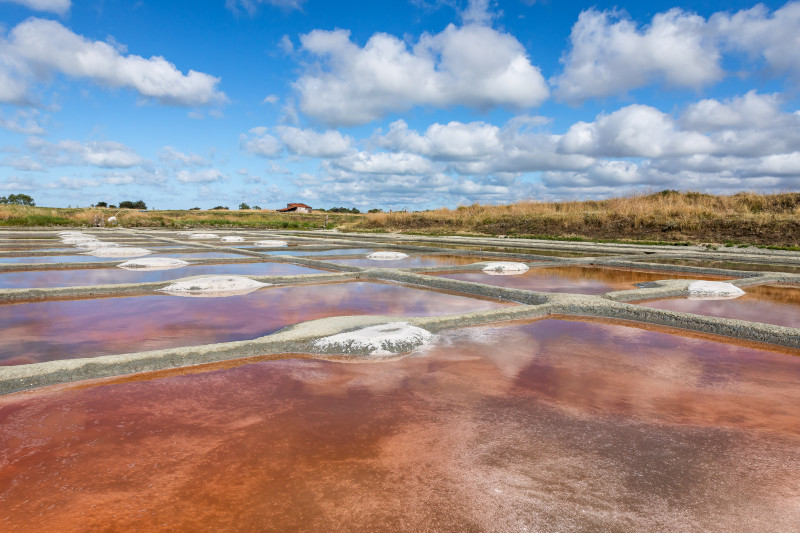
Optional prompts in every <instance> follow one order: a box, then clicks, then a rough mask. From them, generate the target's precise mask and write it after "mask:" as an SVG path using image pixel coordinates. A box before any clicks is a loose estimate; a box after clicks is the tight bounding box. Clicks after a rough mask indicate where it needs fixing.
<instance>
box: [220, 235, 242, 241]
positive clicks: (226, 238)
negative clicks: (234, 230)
mask: <svg viewBox="0 0 800 533" xmlns="http://www.w3.org/2000/svg"><path fill="white" fill-rule="evenodd" d="M220 240H221V241H222V242H244V237H237V236H236V235H231V236H229V237H223V238H222V239H220Z"/></svg>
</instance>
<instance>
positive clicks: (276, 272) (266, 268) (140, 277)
mask: <svg viewBox="0 0 800 533" xmlns="http://www.w3.org/2000/svg"><path fill="white" fill-rule="evenodd" d="M146 257H148V258H149V257H158V256H153V255H149V256H146ZM323 272H324V271H322V270H319V269H315V268H310V267H303V266H299V265H292V264H289V263H229V264H221V265H190V266H186V267H181V268H174V269H170V270H157V271H145V270H123V269H121V268H86V269H77V270H33V271H29V272H0V288H2V289H21V288H28V287H33V288H40V287H77V286H85V285H113V284H119V283H146V282H151V281H168V280H172V279H178V278H185V277H189V276H202V275H217V274H236V275H244V276H297V275H301V274H321V273H323Z"/></svg>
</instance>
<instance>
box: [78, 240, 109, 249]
mask: <svg viewBox="0 0 800 533" xmlns="http://www.w3.org/2000/svg"><path fill="white" fill-rule="evenodd" d="M118 246H119V244H117V243H115V242H107V241H86V242H79V243H77V244H76V245H75V248H91V249H95V248H116V247H118Z"/></svg>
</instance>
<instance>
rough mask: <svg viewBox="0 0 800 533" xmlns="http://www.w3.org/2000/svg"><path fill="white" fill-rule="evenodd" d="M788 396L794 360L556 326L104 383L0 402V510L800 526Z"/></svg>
mask: <svg viewBox="0 0 800 533" xmlns="http://www.w3.org/2000/svg"><path fill="white" fill-rule="evenodd" d="M315 290H318V288H317V289H315ZM240 365H241V366H240ZM797 405H800V357H792V356H790V355H786V354H781V353H773V352H769V351H762V350H758V349H753V348H747V347H742V346H737V345H733V344H727V343H722V342H715V341H711V340H705V339H700V338H689V337H683V336H677V335H672V334H668V333H665V332H661V331H650V330H646V329H637V328H632V327H626V326H622V325H618V324H609V323H592V322H574V321H565V320H555V319H545V320H540V321H538V322H532V323H527V324H517V325H509V326H506V327H494V328H470V329H466V330H461V331H455V332H449V333H445V334H443V335H441V336H440V338H439V342H438V343H436V344H434V345H433V346H432V347H430V348H428V349H426V350H423V351H420V352H418V353H416V354H415V355H412V356H411V357H408V358H405V359H401V360H396V361H387V362H381V363H367V364H341V363H333V362H322V361H313V360H297V359H296V360H284V361H262V362H252V361H251V362H247V361H245V362H242V361H238V362H237V361H231V362H227V363H221V364H217V365H209V366H206V367H193V368H185V369H179V370H172V371H164V372H158V373H150V374H141V375H135V376H129V377H123V378H114V379H105V380H96V381H93V382H88V383H79V384H71V385H64V386H58V387H51V388H49V389H42V390H38V391H33V392H27V393H17V394H11V395H8V396H5V397H2V398H0V426H2V428H3V431H2V432H0V450H3V452H2V454H0V487H2V489H0V490H2V492H0V495H2V502H3V505H2V506H0V524H3V527H4V528H5V529H7V530H11V531H13V530H21V531H24V530H30V529H31V528H36V529H43V530H52V531H59V532H70V531H86V530H114V531H142V530H154V529H158V530H175V531H224V530H228V531H229V530H234V529H235V530H252V531H265V530H270V531H434V530H435V531H526V530H527V531H771V532H773V531H774V532H782V531H786V532H788V531H796V530H797V528H796V526H797V524H798V523H800V506H798V504H797V502H798V495H800V411H798V410H797Z"/></svg>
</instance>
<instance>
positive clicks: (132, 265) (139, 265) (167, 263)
mask: <svg viewBox="0 0 800 533" xmlns="http://www.w3.org/2000/svg"><path fill="white" fill-rule="evenodd" d="M190 264H191V263H189V262H187V261H184V260H183V259H175V258H174V257H145V258H142V259H131V260H130V261H125V262H124V263H120V264H118V265H117V267H119V268H124V269H125V270H169V269H171V268H181V267H185V266H188V265H190Z"/></svg>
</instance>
